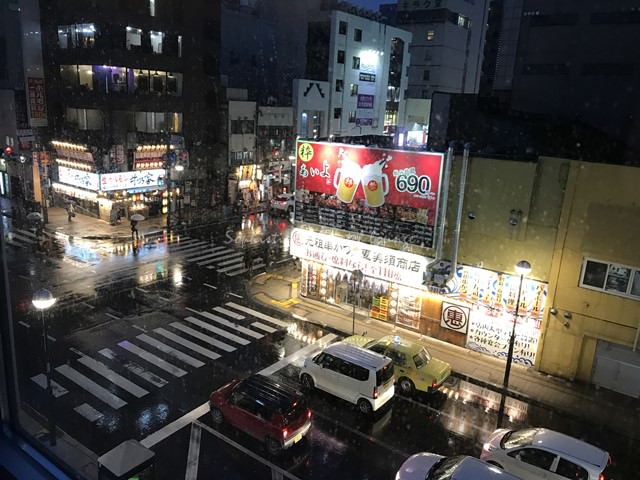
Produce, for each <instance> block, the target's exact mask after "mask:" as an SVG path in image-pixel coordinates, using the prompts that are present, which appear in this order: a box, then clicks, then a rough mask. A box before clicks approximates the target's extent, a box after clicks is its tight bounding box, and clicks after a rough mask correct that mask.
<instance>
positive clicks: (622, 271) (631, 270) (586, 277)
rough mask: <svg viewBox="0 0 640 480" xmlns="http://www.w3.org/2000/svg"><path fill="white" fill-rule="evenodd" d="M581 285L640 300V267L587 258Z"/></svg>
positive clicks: (583, 266)
mask: <svg viewBox="0 0 640 480" xmlns="http://www.w3.org/2000/svg"><path fill="white" fill-rule="evenodd" d="M580 286H581V287H584V288H589V289H592V290H600V291H603V292H605V293H612V294H615V295H622V296H624V297H630V298H635V299H636V300H640V268H637V267H630V266H627V265H620V264H616V263H609V262H605V261H601V260H595V259H591V258H586V259H585V260H584V262H583V263H582V273H581V276H580Z"/></svg>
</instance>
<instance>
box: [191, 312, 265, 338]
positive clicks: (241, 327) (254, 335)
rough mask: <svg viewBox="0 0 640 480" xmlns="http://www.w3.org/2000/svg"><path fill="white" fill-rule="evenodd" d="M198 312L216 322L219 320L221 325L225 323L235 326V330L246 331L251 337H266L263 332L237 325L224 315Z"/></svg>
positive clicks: (230, 326)
mask: <svg viewBox="0 0 640 480" xmlns="http://www.w3.org/2000/svg"><path fill="white" fill-rule="evenodd" d="M198 313H199V314H200V315H202V316H203V317H206V318H208V319H209V320H213V321H214V322H217V323H219V324H220V325H224V326H225V327H229V328H233V329H234V330H237V331H238V332H241V333H244V334H245V335H248V336H250V337H253V338H262V337H264V335H263V334H261V333H257V332H254V331H253V330H250V329H248V328H247V327H243V326H242V325H236V324H235V323H233V322H230V321H229V320H226V319H224V318H222V317H219V316H218V315H214V314H213V313H209V312H198Z"/></svg>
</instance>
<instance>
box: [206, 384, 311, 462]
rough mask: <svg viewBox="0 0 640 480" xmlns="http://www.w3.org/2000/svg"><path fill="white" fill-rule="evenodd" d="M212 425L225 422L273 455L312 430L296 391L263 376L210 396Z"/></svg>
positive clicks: (305, 405) (221, 389) (309, 413)
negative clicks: (263, 444)
mask: <svg viewBox="0 0 640 480" xmlns="http://www.w3.org/2000/svg"><path fill="white" fill-rule="evenodd" d="M209 408H210V410H211V418H212V419H213V422H214V424H216V425H220V424H222V423H223V422H227V423H229V424H231V425H233V426H234V427H237V428H238V429H240V430H242V431H244V432H245V433H247V434H249V435H251V436H252V437H254V438H257V439H258V440H260V441H263V442H264V443H265V446H266V448H267V451H268V452H269V453H271V454H272V455H275V454H277V453H279V452H280V451H281V450H283V449H286V448H289V447H291V446H292V445H294V444H296V443H298V442H299V441H300V440H302V438H303V437H304V436H305V435H306V434H307V432H308V431H309V428H311V410H309V408H308V407H307V402H306V400H305V398H304V395H303V394H302V392H300V391H299V390H296V389H294V388H291V387H289V386H287V385H284V384H282V383H279V382H277V381H275V380H272V379H270V378H268V377H265V376H263V375H252V376H250V377H248V378H246V379H244V380H233V381H232V382H230V383H228V384H226V385H225V386H223V387H221V388H219V389H218V390H216V391H214V392H212V393H211V395H210V396H209Z"/></svg>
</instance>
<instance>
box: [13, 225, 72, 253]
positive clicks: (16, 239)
mask: <svg viewBox="0 0 640 480" xmlns="http://www.w3.org/2000/svg"><path fill="white" fill-rule="evenodd" d="M3 233H4V241H5V244H6V245H8V246H10V247H15V248H20V249H27V250H33V249H34V248H39V243H40V241H43V243H47V244H48V245H47V246H48V248H49V249H53V248H61V246H60V244H59V240H58V239H57V238H56V236H55V234H53V233H51V232H47V231H43V233H42V235H43V237H42V239H38V235H36V233H35V232H34V231H33V230H26V229H23V228H12V229H11V230H4V231H3Z"/></svg>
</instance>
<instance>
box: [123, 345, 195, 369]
mask: <svg viewBox="0 0 640 480" xmlns="http://www.w3.org/2000/svg"><path fill="white" fill-rule="evenodd" d="M118 346H119V347H121V348H123V349H125V350H127V351H129V352H131V353H133V354H135V355H138V356H139V357H140V358H143V359H144V360H146V361H147V362H149V363H151V364H153V365H155V366H156V367H158V368H161V369H162V370H164V371H165V372H168V373H170V374H171V375H173V376H174V377H182V376H184V375H186V374H187V372H186V371H185V370H183V369H181V368H178V367H176V366H175V365H173V364H171V363H169V362H167V361H165V360H163V359H161V358H160V357H158V356H157V355H154V354H153V353H151V352H148V351H146V350H145V349H143V348H140V347H139V346H137V345H135V344H133V343H131V342H129V341H128V340H123V341H122V342H119V343H118Z"/></svg>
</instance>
